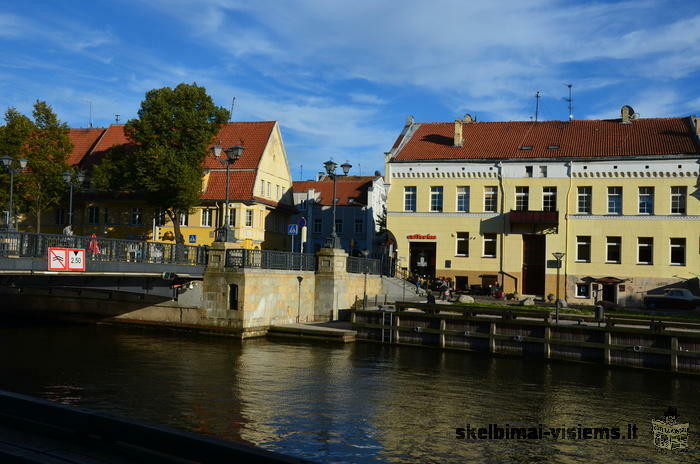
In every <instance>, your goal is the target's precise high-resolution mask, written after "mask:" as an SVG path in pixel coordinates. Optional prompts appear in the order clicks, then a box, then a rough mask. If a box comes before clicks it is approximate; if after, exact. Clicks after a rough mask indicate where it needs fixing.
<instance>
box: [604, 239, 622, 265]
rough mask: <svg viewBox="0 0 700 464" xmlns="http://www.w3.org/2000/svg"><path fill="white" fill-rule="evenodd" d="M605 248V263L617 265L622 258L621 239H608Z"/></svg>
mask: <svg viewBox="0 0 700 464" xmlns="http://www.w3.org/2000/svg"><path fill="white" fill-rule="evenodd" d="M606 247H607V250H606V254H605V262H606V263H614V264H619V263H620V258H621V257H622V256H621V254H622V237H608V240H607V244H606Z"/></svg>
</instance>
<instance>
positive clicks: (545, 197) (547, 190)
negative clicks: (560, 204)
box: [542, 186, 557, 211]
mask: <svg viewBox="0 0 700 464" xmlns="http://www.w3.org/2000/svg"><path fill="white" fill-rule="evenodd" d="M547 203H551V205H549V206H548V205H547ZM556 210H557V188H556V187H553V186H548V187H542V211H556Z"/></svg>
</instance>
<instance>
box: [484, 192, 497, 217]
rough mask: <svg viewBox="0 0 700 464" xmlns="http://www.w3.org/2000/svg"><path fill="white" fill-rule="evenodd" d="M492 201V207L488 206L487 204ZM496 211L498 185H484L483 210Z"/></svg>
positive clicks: (486, 211) (487, 211)
mask: <svg viewBox="0 0 700 464" xmlns="http://www.w3.org/2000/svg"><path fill="white" fill-rule="evenodd" d="M491 202H493V205H492V206H493V207H492V208H489V204H490V203H491ZM497 211H498V186H495V185H486V186H484V212H485V213H495V212H497Z"/></svg>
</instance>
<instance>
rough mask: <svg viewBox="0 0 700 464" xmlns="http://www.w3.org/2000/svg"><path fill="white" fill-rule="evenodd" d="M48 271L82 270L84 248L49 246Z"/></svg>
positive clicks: (83, 268) (83, 266)
mask: <svg viewBox="0 0 700 464" xmlns="http://www.w3.org/2000/svg"><path fill="white" fill-rule="evenodd" d="M48 259H49V266H48V269H49V271H84V270H85V249H84V248H49V255H48Z"/></svg>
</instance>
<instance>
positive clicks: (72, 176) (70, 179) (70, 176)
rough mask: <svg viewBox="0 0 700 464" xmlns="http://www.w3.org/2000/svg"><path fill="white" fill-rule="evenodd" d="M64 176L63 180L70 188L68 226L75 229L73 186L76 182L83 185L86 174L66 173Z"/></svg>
mask: <svg viewBox="0 0 700 464" xmlns="http://www.w3.org/2000/svg"><path fill="white" fill-rule="evenodd" d="M62 175H63V180H65V181H66V183H67V184H68V186H69V187H70V195H69V197H68V226H69V227H70V228H71V229H73V184H74V183H75V182H77V183H78V184H82V183H83V181H84V180H85V174H83V173H82V172H80V171H78V172H76V173H72V172H70V171H66V172H64V173H63V174H62Z"/></svg>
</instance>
